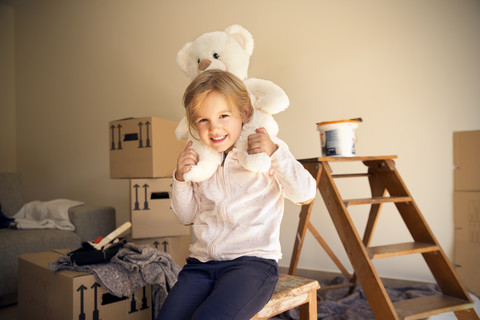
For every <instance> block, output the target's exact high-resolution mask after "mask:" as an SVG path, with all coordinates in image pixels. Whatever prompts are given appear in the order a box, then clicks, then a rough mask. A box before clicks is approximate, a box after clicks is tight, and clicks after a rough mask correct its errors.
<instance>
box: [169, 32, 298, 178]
mask: <svg viewBox="0 0 480 320" xmlns="http://www.w3.org/2000/svg"><path fill="white" fill-rule="evenodd" d="M253 46H254V42H253V37H252V35H251V34H250V32H248V31H247V30H246V29H245V28H243V27H241V26H239V25H232V26H230V27H228V28H226V29H225V31H215V32H210V33H205V34H203V35H201V36H199V37H198V38H196V39H195V40H193V41H192V42H188V43H187V44H185V45H184V46H183V48H182V49H180V51H179V52H178V54H177V63H178V65H179V66H180V69H182V71H183V72H185V74H186V75H187V76H189V77H190V78H191V79H193V78H195V77H196V76H197V75H198V74H200V73H201V72H203V71H205V70H211V69H220V70H224V71H229V72H231V73H233V74H235V75H236V76H237V77H239V78H240V79H241V80H243V81H244V83H245V86H246V87H247V90H248V92H249V94H250V98H251V100H252V105H253V108H254V113H253V116H252V118H251V119H250V121H249V122H248V123H246V124H244V126H243V129H242V133H241V135H240V137H239V139H238V140H237V142H236V144H235V147H236V148H238V149H239V150H240V151H241V153H240V163H241V164H242V165H243V166H244V167H245V168H247V169H248V170H251V171H255V172H265V171H268V170H269V169H270V157H269V156H268V155H267V154H265V153H259V154H254V155H250V154H248V153H247V144H248V136H249V135H251V134H253V133H255V130H256V129H257V128H261V127H264V128H265V129H266V130H267V132H268V134H269V135H270V137H274V136H276V135H277V133H278V125H277V123H276V121H275V119H273V117H272V115H273V114H276V113H279V112H281V111H283V110H285V109H286V108H288V105H289V100H288V96H287V95H286V93H285V92H284V91H283V90H282V89H281V88H280V87H279V86H278V85H276V84H275V83H273V82H271V81H268V80H262V79H255V78H248V75H247V73H248V65H249V62H250V56H251V55H252V52H253ZM175 134H176V136H177V139H183V138H187V140H188V141H192V142H193V145H192V149H193V150H195V152H197V153H198V155H199V159H200V160H199V162H198V163H197V165H195V166H193V167H192V170H190V171H189V172H187V173H186V174H184V176H183V177H184V179H185V180H186V181H194V182H200V181H204V180H206V179H208V178H209V177H211V176H212V175H213V173H214V172H215V171H216V170H217V167H218V166H219V165H220V164H221V162H222V154H220V153H218V152H217V151H215V150H213V149H212V148H210V147H208V146H206V145H204V144H203V143H202V142H201V141H200V140H199V138H198V134H197V133H196V131H195V130H194V129H193V128H192V130H189V128H188V121H187V119H186V117H184V118H183V119H182V120H181V121H180V123H179V125H178V127H177V128H176V130H175Z"/></svg>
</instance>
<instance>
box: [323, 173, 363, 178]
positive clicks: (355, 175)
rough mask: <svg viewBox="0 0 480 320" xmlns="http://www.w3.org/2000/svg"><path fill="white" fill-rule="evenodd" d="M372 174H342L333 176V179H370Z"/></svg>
mask: <svg viewBox="0 0 480 320" xmlns="http://www.w3.org/2000/svg"><path fill="white" fill-rule="evenodd" d="M368 176H370V173H341V174H332V178H358V177H368Z"/></svg>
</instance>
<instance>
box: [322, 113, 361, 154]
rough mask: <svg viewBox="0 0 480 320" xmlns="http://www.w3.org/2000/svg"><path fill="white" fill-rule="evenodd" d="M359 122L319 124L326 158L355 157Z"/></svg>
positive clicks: (346, 121)
mask: <svg viewBox="0 0 480 320" xmlns="http://www.w3.org/2000/svg"><path fill="white" fill-rule="evenodd" d="M358 122H359V120H357V119H355V120H338V121H327V122H319V123H317V130H318V131H319V132H320V142H321V148H322V155H323V156H324V157H351V156H354V155H355V144H356V142H357V136H356V134H355V129H356V128H357V127H358Z"/></svg>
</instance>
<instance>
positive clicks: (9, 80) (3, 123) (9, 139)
mask: <svg viewBox="0 0 480 320" xmlns="http://www.w3.org/2000/svg"><path fill="white" fill-rule="evenodd" d="M15 127H16V123H15V40H14V10H13V8H12V7H9V6H6V5H3V4H0V172H15V171H16V170H17V159H16V156H17V151H16V138H15Z"/></svg>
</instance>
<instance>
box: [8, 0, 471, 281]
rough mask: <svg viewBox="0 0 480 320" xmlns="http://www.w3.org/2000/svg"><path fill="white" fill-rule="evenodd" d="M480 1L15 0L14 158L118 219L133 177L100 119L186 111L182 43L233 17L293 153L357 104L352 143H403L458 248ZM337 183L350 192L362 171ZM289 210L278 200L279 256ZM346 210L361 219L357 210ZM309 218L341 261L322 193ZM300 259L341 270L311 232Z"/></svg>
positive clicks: (437, 228)
mask: <svg viewBox="0 0 480 320" xmlns="http://www.w3.org/2000/svg"><path fill="white" fill-rule="evenodd" d="M479 9H480V5H479V2H478V1H474V0H472V1H467V0H458V1H437V0H425V1H416V0H405V1H383V0H369V1H367V0H365V1H355V0H343V1H321V0H310V1H307V0H303V1H286V0H284V1H282V0H263V1H255V0H245V1H235V2H234V1H220V0H217V1H211V0H210V1H208V0H207V1H203V2H202V3H201V4H200V3H198V2H197V1H153V0H152V1H127V0H115V1H113V0H104V1H94V0H84V1H60V0H57V1H47V0H45V1H22V2H20V3H19V4H18V5H16V6H15V65H16V74H15V77H16V113H17V115H16V117H17V118H16V126H17V138H16V143H17V144H16V147H17V160H16V161H17V162H16V166H17V169H18V171H19V172H21V173H22V175H23V179H24V180H23V181H24V185H25V188H26V193H27V194H26V196H27V198H28V199H30V200H34V199H40V200H47V199H51V198H58V197H67V198H72V199H79V200H84V201H86V202H90V203H100V204H110V205H113V206H115V207H116V209H117V218H118V223H119V224H120V223H122V222H124V221H125V220H127V219H128V218H129V211H128V198H129V195H128V182H127V181H125V180H111V179H109V169H108V128H107V125H108V121H110V120H114V119H119V118H123V117H127V116H147V115H151V116H156V117H162V118H165V119H170V120H179V119H180V118H181V117H182V115H183V110H182V107H181V104H180V100H181V95H182V92H183V89H184V88H185V87H186V85H187V84H188V81H187V79H186V77H185V76H184V75H183V73H182V72H181V71H180V70H179V68H178V67H177V66H176V63H175V55H176V53H177V51H178V50H179V49H180V48H181V47H182V45H183V44H184V43H185V42H186V41H189V40H191V39H193V38H194V37H196V36H198V35H200V34H202V33H204V32H209V31H214V30H222V29H224V28H225V27H227V26H228V25H230V24H234V23H238V24H241V25H243V26H244V27H246V28H247V29H248V30H249V31H251V33H252V34H253V36H254V38H255V42H256V47H255V50H254V54H253V57H252V59H251V64H250V72H249V75H250V76H252V77H257V78H263V79H268V80H271V81H274V82H276V83H277V84H279V85H280V86H281V87H283V88H284V89H285V91H286V92H287V94H288V95H289V97H290V100H291V106H290V108H289V109H288V110H287V111H285V112H283V113H281V114H278V115H277V116H276V119H277V121H278V123H279V125H280V133H279V136H280V137H281V138H283V139H284V140H286V141H287V143H288V144H289V145H290V148H291V150H292V152H293V153H294V155H295V156H296V157H298V158H305V157H316V156H319V155H320V147H319V136H318V133H317V131H316V130H315V123H316V122H320V121H325V120H338V119H345V118H351V117H358V116H361V117H363V118H364V123H362V124H361V125H360V127H359V129H358V130H357V134H358V136H359V141H358V153H359V154H361V155H383V154H397V155H398V156H399V159H398V161H397V165H398V168H399V170H400V173H401V174H402V176H403V178H404V180H405V182H406V184H407V186H409V188H410V191H411V192H412V193H413V195H414V197H415V199H416V201H417V204H418V205H419V206H420V208H421V209H422V210H423V212H424V215H425V218H426V220H427V221H428V222H429V223H430V226H431V228H432V229H433V231H434V232H435V234H436V236H437V237H438V239H439V240H440V242H441V244H442V246H443V247H444V249H445V251H446V252H447V254H448V255H450V257H452V254H453V252H452V250H453V213H452V180H453V179H452V170H453V165H452V132H453V131H458V130H473V129H480V124H479V121H478V119H480V108H479V101H480V90H478V88H479V85H480V60H479V59H478V57H479V56H480V37H479V34H480V10H479ZM13 149H14V148H13ZM342 187H344V188H345V189H344V190H345V191H344V196H345V197H348V196H349V195H350V194H354V191H355V190H356V189H357V188H358V187H365V185H363V184H361V183H359V184H348V185H345V186H342ZM365 191H366V190H365ZM298 213H299V208H298V207H295V206H294V205H292V204H290V203H288V204H287V207H286V214H285V219H284V222H283V224H282V238H281V241H282V245H283V252H284V259H283V260H281V261H280V264H281V265H284V266H286V265H288V263H289V259H290V255H291V251H292V246H293V241H294V234H295V232H296V225H297V221H298ZM353 216H354V217H353V219H354V220H355V222H356V223H358V225H359V226H363V225H364V224H365V221H366V211H365V210H361V209H358V210H357V209H355V212H353ZM312 219H313V223H314V224H315V225H316V226H317V228H318V229H319V231H320V233H321V234H322V235H323V236H324V237H325V239H326V240H327V242H329V243H330V244H331V246H332V247H333V249H334V250H335V251H336V252H337V253H338V255H339V256H340V258H341V259H342V261H344V263H346V264H347V265H349V263H348V262H347V258H346V255H345V254H344V253H343V252H344V250H343V248H342V246H341V244H340V242H339V240H338V237H337V236H336V233H335V231H334V228H333V226H332V223H331V222H330V218H329V217H328V214H327V212H326V210H325V208H324V207H323V205H322V204H321V201H317V203H316V208H315V212H314V214H313V218H312ZM404 231H405V229H404V227H403V225H402V222H401V221H400V219H399V218H398V216H397V214H396V211H395V210H393V209H392V208H391V207H388V206H385V209H384V214H383V215H382V217H381V219H380V222H379V224H378V226H377V233H376V235H375V236H374V239H373V242H374V244H379V243H390V242H402V241H408V240H410V237H409V236H406V233H405V232H404ZM420 261H423V260H421V259H420V258H418V259H417V258H406V257H402V258H396V259H393V260H391V259H388V260H384V261H378V262H376V263H375V264H376V265H377V266H378V270H379V272H380V274H381V275H382V276H390V277H398V278H410V279H431V277H430V273H429V272H428V271H427V269H426V268H424V267H423V266H424V263H423V262H420ZM411 263H413V265H412V264H411ZM299 267H301V268H311V269H322V270H335V266H334V265H333V263H331V262H330V260H329V259H328V257H327V256H326V255H325V254H323V253H322V251H321V249H320V247H319V245H318V244H317V243H316V242H315V241H314V240H313V238H312V237H311V236H310V235H309V236H308V237H307V242H306V245H305V247H304V250H303V254H302V257H301V260H300V264H299Z"/></svg>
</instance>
